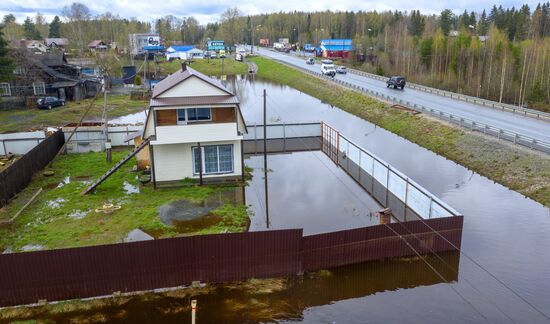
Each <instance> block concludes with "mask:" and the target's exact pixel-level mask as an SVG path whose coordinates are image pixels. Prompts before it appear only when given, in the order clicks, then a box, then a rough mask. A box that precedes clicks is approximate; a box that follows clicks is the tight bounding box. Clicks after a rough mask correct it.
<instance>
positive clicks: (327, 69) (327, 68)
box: [321, 60, 336, 77]
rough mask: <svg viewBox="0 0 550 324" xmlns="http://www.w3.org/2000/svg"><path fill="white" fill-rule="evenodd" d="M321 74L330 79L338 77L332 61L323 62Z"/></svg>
mask: <svg viewBox="0 0 550 324" xmlns="http://www.w3.org/2000/svg"><path fill="white" fill-rule="evenodd" d="M321 74H323V75H326V76H330V77H334V76H335V75H336V68H335V67H334V62H332V60H322V61H321Z"/></svg>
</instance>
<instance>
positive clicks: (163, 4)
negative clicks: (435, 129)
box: [0, 0, 538, 24]
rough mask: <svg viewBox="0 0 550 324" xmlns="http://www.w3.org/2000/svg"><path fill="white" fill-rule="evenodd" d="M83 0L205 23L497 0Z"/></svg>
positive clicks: (23, 8) (480, 5) (19, 9)
mask: <svg viewBox="0 0 550 324" xmlns="http://www.w3.org/2000/svg"><path fill="white" fill-rule="evenodd" d="M72 2H74V0H72V1H71V0H61V1H60V0H1V1H0V14H1V15H2V17H3V16H4V15H6V14H8V13H12V14H14V15H15V16H16V17H17V19H18V21H23V20H24V19H25V17H26V16H34V15H35V14H36V13H37V12H41V13H42V14H43V15H45V16H46V18H47V19H48V20H51V18H53V17H54V16H55V15H60V16H61V10H62V8H63V6H65V5H68V4H71V3H72ZM81 2H82V3H84V4H86V5H87V6H88V7H89V8H90V9H91V11H92V13H93V14H94V15H96V14H101V13H104V12H107V11H110V12H111V13H114V14H119V15H120V16H122V17H125V18H131V17H137V18H138V19H140V20H143V21H153V20H154V19H156V18H159V17H162V16H166V15H174V16H177V17H189V16H194V17H195V18H197V19H198V20H199V22H200V23H201V24H206V23H208V22H214V21H217V20H218V19H219V17H220V14H221V13H222V12H223V11H224V10H225V9H227V7H228V6H237V7H238V8H239V10H241V12H242V13H243V14H244V15H248V14H259V13H269V12H278V11H294V10H299V11H320V10H327V9H330V10H333V11H335V10H341V11H345V10H353V11H358V10H363V11H371V10H377V11H384V10H401V11H411V10H416V9H419V10H420V11H421V12H423V13H439V12H441V10H443V9H451V10H453V11H454V12H456V13H460V12H463V11H464V9H466V10H468V11H471V10H474V11H481V10H483V9H488V10H489V9H490V8H491V7H492V6H493V4H494V3H495V1H494V0H453V1H451V0H443V1H434V0H400V1H374V0H359V1H358V0H338V1H334V0H315V1H297V0H277V1H273V0H272V1H265V0H239V1H235V2H231V1H227V0H208V1H204V0H185V1H182V0H160V1H151V0H114V1H113V0H95V1H93V2H92V1H81ZM497 3H498V4H501V5H502V6H503V7H506V8H508V7H512V6H516V7H519V6H521V5H522V4H524V3H527V4H529V6H530V7H531V8H533V9H534V7H535V6H536V4H537V3H538V2H537V1H522V2H518V1H513V0H501V1H498V2H497Z"/></svg>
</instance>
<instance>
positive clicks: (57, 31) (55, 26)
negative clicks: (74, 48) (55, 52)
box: [48, 16, 61, 38]
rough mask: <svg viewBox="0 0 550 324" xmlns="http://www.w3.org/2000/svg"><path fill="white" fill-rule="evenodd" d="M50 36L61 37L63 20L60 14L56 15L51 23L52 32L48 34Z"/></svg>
mask: <svg viewBox="0 0 550 324" xmlns="http://www.w3.org/2000/svg"><path fill="white" fill-rule="evenodd" d="M48 37H50V38H59V37H61V20H60V19H59V16H55V17H54V18H53V20H52V22H51V23H50V32H49V34H48Z"/></svg>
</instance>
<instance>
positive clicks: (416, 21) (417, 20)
mask: <svg viewBox="0 0 550 324" xmlns="http://www.w3.org/2000/svg"><path fill="white" fill-rule="evenodd" d="M425 26H426V23H425V21H424V17H422V15H421V14H420V10H416V11H415V10H413V11H412V12H411V21H410V22H409V25H408V26H407V29H408V30H409V34H410V35H412V36H416V37H421V36H422V33H424V28H425Z"/></svg>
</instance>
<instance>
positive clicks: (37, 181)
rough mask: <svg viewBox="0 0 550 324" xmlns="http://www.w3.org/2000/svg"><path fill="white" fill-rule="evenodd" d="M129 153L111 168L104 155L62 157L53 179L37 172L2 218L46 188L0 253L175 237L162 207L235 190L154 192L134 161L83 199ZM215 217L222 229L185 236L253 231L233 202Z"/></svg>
mask: <svg viewBox="0 0 550 324" xmlns="http://www.w3.org/2000/svg"><path fill="white" fill-rule="evenodd" d="M126 153H127V151H126V150H115V151H114V152H113V162H112V163H110V164H108V163H106V162H105V154H104V153H93V152H92V153H84V154H69V155H61V156H60V157H59V158H58V159H57V160H55V161H54V163H53V165H52V167H51V170H54V171H55V175H54V176H51V177H45V176H43V175H42V172H39V173H37V174H36V175H35V177H34V179H33V181H32V182H31V184H30V185H29V186H28V187H27V188H25V190H23V192H21V193H20V194H19V195H18V197H17V198H16V199H15V200H14V201H12V202H11V203H10V204H9V205H8V206H6V207H5V208H3V209H2V210H0V218H4V219H6V218H9V217H10V216H11V215H13V214H14V213H16V212H17V211H18V210H19V208H20V207H21V206H22V205H23V204H24V203H25V202H26V201H27V200H28V198H29V197H30V196H32V194H33V193H34V192H36V190H37V189H38V188H40V187H42V188H44V191H43V192H42V193H41V194H40V195H39V197H38V198H37V199H36V200H35V201H34V202H33V203H32V204H31V205H30V206H29V207H28V208H27V209H26V210H25V211H24V212H23V213H22V214H21V215H20V216H19V218H18V219H17V220H16V221H15V222H14V224H12V225H10V226H8V227H0V248H7V247H11V248H12V249H13V250H15V251H17V250H19V249H20V248H21V247H22V246H25V245H29V244H31V245H41V246H44V247H45V248H62V247H77V246H88V245H99V244H108V243H117V242H120V241H121V240H122V239H123V238H124V237H126V235H127V234H128V233H129V232H130V231H131V230H133V229H136V228H140V229H142V230H144V231H145V232H147V233H154V236H156V237H174V236H178V235H182V233H178V232H177V231H176V230H175V228H174V227H172V226H167V225H165V224H164V223H162V222H161V221H160V218H159V217H158V208H159V207H160V206H161V205H163V204H167V203H170V202H173V201H176V200H181V199H187V200H190V201H192V202H197V203H198V202H202V201H204V200H206V199H207V198H208V197H209V196H210V195H214V194H219V193H220V192H224V191H228V190H235V188H234V187H230V186H194V185H188V186H184V187H181V188H165V189H157V190H154V189H153V186H152V185H151V184H147V185H141V184H140V183H139V180H138V173H135V172H131V169H132V167H133V166H134V165H135V160H133V161H130V162H128V163H127V164H125V165H124V166H123V167H122V168H121V169H120V170H118V171H117V172H115V173H114V174H113V175H112V176H111V177H109V178H108V179H107V180H106V181H105V182H104V183H103V184H101V185H100V186H99V187H98V188H97V189H96V192H95V193H92V194H88V195H86V196H83V197H81V196H80V192H81V191H82V190H83V189H84V188H85V187H86V185H87V184H88V183H89V182H90V181H92V180H94V179H97V178H98V177H99V176H100V175H101V174H103V173H104V172H105V171H106V170H108V169H109V168H110V166H111V165H113V164H115V163H116V162H117V161H118V160H120V159H121V158H122V157H123V156H124V155H125V154H126ZM125 186H126V187H138V188H139V190H140V192H139V193H127V192H126V191H125V189H124V187H125ZM105 203H112V204H115V205H120V206H121V209H120V210H117V211H115V212H114V213H112V214H104V213H97V212H96V211H95V209H97V208H100V207H101V206H102V205H103V204H105ZM212 213H213V214H215V215H219V216H222V219H223V220H222V221H221V223H220V224H216V225H214V226H211V227H209V228H203V229H200V230H198V231H197V232H194V233H185V235H188V234H205V233H220V232H222V231H223V232H225V231H228V232H241V231H245V230H246V229H247V228H248V221H249V220H248V210H247V207H246V206H245V205H241V204H235V203H234V202H231V201H228V202H227V203H224V204H223V205H221V206H220V207H219V208H217V209H215V210H214V211H212ZM75 215H76V216H80V217H82V218H80V219H78V217H75Z"/></svg>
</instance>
